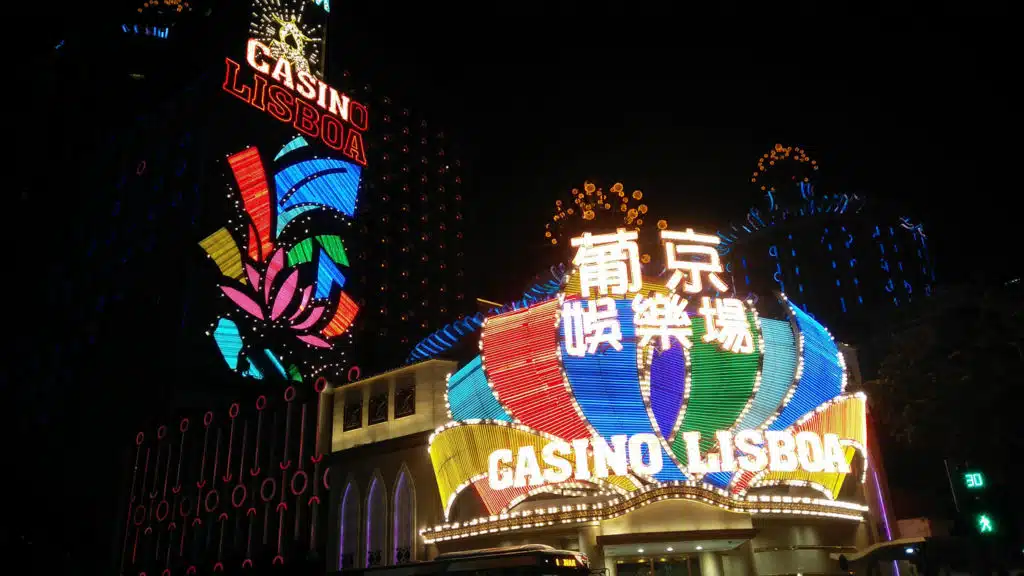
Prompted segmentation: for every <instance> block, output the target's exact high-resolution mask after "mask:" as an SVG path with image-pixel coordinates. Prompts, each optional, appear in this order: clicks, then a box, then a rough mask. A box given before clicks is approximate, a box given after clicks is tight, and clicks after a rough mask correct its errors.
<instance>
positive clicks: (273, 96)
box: [223, 40, 369, 166]
mask: <svg viewBox="0 0 1024 576" xmlns="http://www.w3.org/2000/svg"><path fill="white" fill-rule="evenodd" d="M269 56H270V49H269V48H267V47H266V46H263V45H262V44H260V43H259V42H257V41H255V40H250V41H249V47H248V50H247V54H246V60H247V61H248V63H249V65H250V66H251V67H252V68H253V70H254V72H253V80H252V82H251V83H249V84H246V83H245V82H244V81H243V80H242V79H240V78H239V76H240V75H241V68H242V67H241V66H240V65H239V64H238V63H237V62H235V61H234V60H232V59H230V58H225V59H224V62H225V66H226V70H225V73H224V86H223V88H224V91H225V92H227V93H229V94H231V95H233V96H235V97H237V98H239V99H241V100H245V101H246V102H248V103H249V105H251V106H253V107H254V108H258V109H260V110H263V111H265V112H267V113H268V114H270V115H271V116H273V117H274V118H277V119H278V120H279V121H281V122H285V123H288V124H291V125H292V126H293V127H294V128H295V129H296V130H298V131H299V132H302V133H303V134H305V135H307V136H310V137H312V138H319V139H320V140H322V141H323V143H324V144H326V145H327V146H329V147H330V148H333V149H335V150H338V151H340V152H341V153H342V154H344V155H345V156H347V157H348V158H350V159H351V160H353V161H355V162H357V163H359V164H361V165H363V166H365V165H366V148H365V146H364V144H363V134H362V132H363V131H364V130H366V127H367V125H368V121H369V115H368V113H367V110H366V107H365V106H363V105H362V104H360V103H359V102H356V101H354V100H352V99H350V98H349V97H348V96H346V95H345V94H341V93H339V92H338V91H337V90H335V89H334V88H331V87H330V86H329V85H327V84H326V83H324V82H323V81H321V80H319V79H318V78H315V77H314V76H312V75H311V74H307V73H306V72H302V71H300V72H299V73H298V75H297V78H298V81H297V82H296V76H294V75H293V74H292V67H291V64H290V63H289V62H288V61H287V60H285V59H283V58H281V59H278V60H277V63H276V64H275V65H273V66H271V63H270V62H269V60H268V58H269ZM264 74H269V76H270V77H269V78H268V77H267V76H265V75H264Z"/></svg>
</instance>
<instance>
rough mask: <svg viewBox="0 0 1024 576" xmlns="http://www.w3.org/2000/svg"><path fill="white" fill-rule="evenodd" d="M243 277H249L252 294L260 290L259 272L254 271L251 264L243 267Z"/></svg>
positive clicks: (254, 268)
mask: <svg viewBox="0 0 1024 576" xmlns="http://www.w3.org/2000/svg"><path fill="white" fill-rule="evenodd" d="M245 275H246V276H248V277H249V284H252V289H253V291H254V292H259V290H260V271H259V270H257V269H256V267H255V266H253V265H252V264H248V263H247V264H246V265H245Z"/></svg>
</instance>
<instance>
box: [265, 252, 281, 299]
mask: <svg viewBox="0 0 1024 576" xmlns="http://www.w3.org/2000/svg"><path fill="white" fill-rule="evenodd" d="M282 268H284V250H278V251H277V252H274V257H273V258H271V259H270V264H267V274H266V276H264V279H263V299H264V300H266V301H267V304H270V288H271V287H272V286H273V285H274V280H275V279H277V273H278V272H280V271H281V269H282Z"/></svg>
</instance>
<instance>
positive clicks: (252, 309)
mask: <svg viewBox="0 0 1024 576" xmlns="http://www.w3.org/2000/svg"><path fill="white" fill-rule="evenodd" d="M220 289H221V291H222V292H224V294H225V295H226V296H227V297H228V298H231V301H232V302H234V303H235V304H238V305H239V306H240V307H241V308H242V309H243V310H245V311H246V312H248V313H249V314H252V315H253V316H255V317H257V318H259V319H260V320H263V310H261V309H260V305H259V304H257V303H256V301H255V300H253V299H252V298H250V297H249V296H248V295H247V294H245V293H244V292H242V291H241V290H238V289H237V288H232V287H231V286H221V287H220Z"/></svg>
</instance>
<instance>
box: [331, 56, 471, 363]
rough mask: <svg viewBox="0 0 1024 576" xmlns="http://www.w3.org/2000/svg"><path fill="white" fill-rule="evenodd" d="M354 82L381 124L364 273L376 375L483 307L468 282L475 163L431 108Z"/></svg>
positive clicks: (366, 201) (364, 324)
mask: <svg viewBox="0 0 1024 576" xmlns="http://www.w3.org/2000/svg"><path fill="white" fill-rule="evenodd" d="M345 78H346V79H347V78H348V76H345ZM351 85H352V87H351V93H352V94H353V97H356V98H362V99H365V100H366V101H367V103H368V104H367V107H368V108H369V110H370V117H371V122H372V124H373V126H374V131H373V133H372V135H371V136H370V139H369V141H368V147H369V149H370V150H371V159H370V162H369V166H368V168H367V171H366V177H365V178H364V180H363V189H362V192H361V197H360V203H359V211H358V215H357V221H358V230H359V237H360V242H359V245H358V251H357V255H356V268H355V272H356V274H357V278H358V281H359V284H360V285H361V286H363V287H364V295H363V298H364V299H365V301H366V306H364V308H363V311H362V314H361V316H362V317H361V319H360V320H359V322H358V325H357V330H358V332H357V335H356V340H357V341H358V344H359V345H360V347H361V349H362V350H364V351H366V352H367V356H365V357H364V358H363V359H362V362H363V364H364V365H365V366H366V367H368V368H371V369H372V371H375V372H376V371H381V370H385V369H390V368H392V367H395V366H399V365H401V364H402V363H403V361H404V360H405V357H406V355H407V354H408V353H409V350H410V349H411V348H412V346H413V345H414V344H416V343H417V342H418V341H419V340H420V339H421V338H423V337H424V336H426V335H427V334H429V333H430V332H432V331H434V330H436V329H438V328H440V327H441V326H443V325H445V324H447V323H448V322H451V321H452V320H455V319H456V318H458V317H459V316H461V315H464V314H467V313H469V312H472V311H474V307H475V304H474V302H473V301H472V299H469V298H468V296H467V294H466V281H465V245H466V244H465V242H466V239H465V232H466V220H465V218H466V209H467V208H466V206H467V204H466V201H465V200H464V198H463V194H464V190H463V173H464V170H465V167H464V166H463V165H462V160H461V159H460V158H459V156H458V151H457V150H458V149H457V146H456V143H455V140H454V138H453V137H452V135H451V134H447V133H446V132H445V130H444V129H443V128H442V127H440V126H438V125H437V124H436V123H434V122H431V121H428V118H427V116H426V115H425V114H423V113H422V112H420V111H418V110H416V109H414V108H409V107H408V106H407V105H405V104H402V103H400V101H399V100H398V99H394V98H392V97H390V96H385V95H382V94H379V93H378V92H377V91H375V90H374V89H373V87H372V86H371V85H369V84H359V83H356V82H352V83H351Z"/></svg>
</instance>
